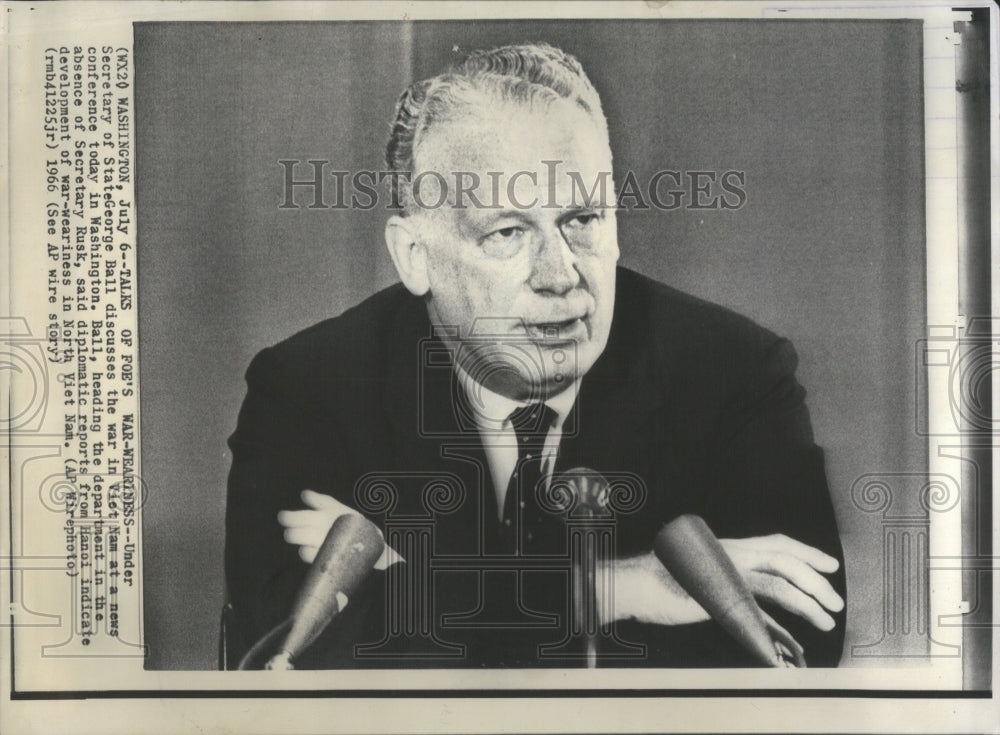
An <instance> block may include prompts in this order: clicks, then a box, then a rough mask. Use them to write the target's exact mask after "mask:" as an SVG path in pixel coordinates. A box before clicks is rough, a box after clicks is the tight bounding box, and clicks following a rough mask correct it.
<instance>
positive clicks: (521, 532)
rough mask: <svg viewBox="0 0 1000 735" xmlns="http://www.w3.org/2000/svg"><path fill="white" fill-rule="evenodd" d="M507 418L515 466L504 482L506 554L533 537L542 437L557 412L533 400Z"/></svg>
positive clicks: (502, 527) (503, 542) (502, 533)
mask: <svg viewBox="0 0 1000 735" xmlns="http://www.w3.org/2000/svg"><path fill="white" fill-rule="evenodd" d="M509 420H510V422H511V424H512V426H513V428H514V433H515V434H516V435H517V465H516V466H515V468H514V473H513V474H512V475H511V478H510V482H509V483H508V484H507V494H506V496H505V497H504V505H503V519H502V520H501V522H500V549H501V552H502V553H505V554H517V553H519V552H520V551H523V545H524V544H525V543H526V542H527V543H530V541H531V540H532V539H531V537H530V533H531V531H530V530H526V529H525V528H524V526H525V525H528V526H529V527H530V526H531V525H534V522H536V521H538V520H540V519H536V518H535V516H536V515H538V513H539V509H538V503H537V501H536V497H537V495H536V494H537V492H539V491H540V489H541V488H540V487H539V484H540V482H541V481H542V477H543V473H542V462H543V456H542V455H543V452H544V449H545V438H546V437H547V436H548V433H549V430H550V429H551V428H552V426H553V424H554V423H555V420H556V412H555V411H554V410H552V409H551V408H549V407H548V406H546V405H545V404H544V403H534V404H530V405H528V406H524V407H522V408H518V409H517V410H516V411H514V412H513V413H512V414H511V415H510V417H509Z"/></svg>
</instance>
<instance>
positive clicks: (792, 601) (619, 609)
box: [598, 534, 844, 631]
mask: <svg viewBox="0 0 1000 735" xmlns="http://www.w3.org/2000/svg"><path fill="white" fill-rule="evenodd" d="M720 543H721V544H722V547H723V549H725V551H726V553H727V554H728V555H729V558H730V559H732V561H733V564H734V565H735V566H736V569H737V570H738V571H739V572H740V574H741V575H742V576H743V579H744V580H746V582H747V585H748V586H749V588H750V590H751V592H753V594H754V596H755V597H757V598H759V599H762V600H766V601H768V602H772V603H774V604H776V605H779V606H781V607H783V608H785V609H786V610H788V611H789V612H792V613H795V614H796V615H799V616H800V617H802V618H804V619H805V620H807V621H808V622H809V623H811V624H812V625H814V626H815V627H817V628H819V629H820V630H823V631H828V630H832V629H833V627H834V620H833V618H832V617H831V616H830V614H829V613H828V612H827V611H828V610H829V611H831V612H839V611H840V610H842V609H843V607H844V601H843V599H842V598H841V597H840V595H838V594H837V593H836V591H835V590H834V589H833V587H832V586H831V585H830V583H829V582H828V581H827V580H826V578H825V577H824V576H823V574H830V573H832V572H835V571H837V568H838V567H839V563H838V561H837V560H836V559H834V558H833V557H832V556H830V555H828V554H825V553H824V552H822V551H820V550H819V549H815V548H813V547H811V546H807V545H806V544H803V543H801V542H799V541H796V540H795V539H792V538H789V537H788V536H785V535H782V534H775V535H772V536H755V537H752V538H745V539H721V540H720ZM612 569H613V573H614V587H613V589H614V600H613V602H612V604H611V605H608V604H607V603H606V602H605V601H603V600H601V599H600V598H599V599H598V605H599V609H600V610H601V613H602V617H605V618H606V617H607V616H608V615H610V616H611V618H612V619H613V620H637V621H639V622H642V623H655V624H659V625H681V624H685V623H698V622H702V621H705V620H708V619H709V615H708V613H707V612H705V610H704V608H702V607H701V605H699V604H698V603H697V602H695V601H694V600H693V599H692V598H691V597H690V595H688V594H687V592H685V591H684V589H683V588H682V587H681V586H680V584H678V582H677V580H675V579H674V578H673V576H671V574H670V573H669V572H668V571H667V570H666V568H665V567H664V566H663V565H662V564H661V563H660V562H659V560H658V559H657V558H656V557H655V556H654V555H653V553H652V552H650V553H648V554H644V555H642V556H638V557H634V558H631V559H620V560H618V561H616V562H614V563H613V564H612ZM598 594H599V595H600V590H598Z"/></svg>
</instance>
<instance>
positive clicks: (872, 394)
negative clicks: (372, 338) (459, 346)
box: [135, 20, 927, 669]
mask: <svg viewBox="0 0 1000 735" xmlns="http://www.w3.org/2000/svg"><path fill="white" fill-rule="evenodd" d="M921 32H922V31H921V25H920V23H919V22H910V21H843V22H841V21H819V22H812V21H790V20H789V21H781V20H779V21H714V20H713V21H669V22H660V21H611V22H607V21H602V22H597V21H594V22H567V21H545V22H539V21H531V22H476V23H470V22H448V23H438V22H418V23H404V22H384V23H382V22H379V23H375V22H373V23H358V22H352V23H343V24H338V23H309V24H306V23H271V24H234V23H225V24H215V23H156V24H138V25H136V27H135V55H136V70H137V74H136V84H137V86H136V107H137V121H136V128H137V136H138V156H137V162H136V166H137V195H138V211H139V220H138V226H139V241H138V252H139V302H140V304H141V307H140V328H139V338H140V362H141V372H140V379H141V386H142V403H141V412H142V413H141V431H142V476H143V480H144V481H145V482H146V483H147V486H148V488H149V498H148V501H147V503H146V505H145V507H144V508H143V533H144V556H143V563H144V585H145V587H144V589H145V607H144V619H145V629H146V637H147V640H146V642H147V643H148V644H149V648H150V657H149V660H148V664H147V665H148V666H149V667H150V668H156V669H161V668H163V669H192V668H213V667H214V666H215V647H216V642H217V625H218V616H219V611H220V608H221V606H222V604H223V599H224V586H225V585H224V578H223V567H222V549H223V542H224V537H223V515H224V511H225V481H226V474H227V472H228V468H229V463H230V456H229V452H228V448H227V446H226V439H227V437H228V436H229V434H230V433H231V432H232V431H233V429H234V428H235V421H236V415H237V411H238V410H239V406H240V402H241V400H242V398H243V395H244V391H245V385H244V383H243V373H244V371H245V369H246V367H247V365H248V363H249V362H250V359H251V358H252V357H253V355H254V354H255V353H256V352H258V351H259V350H260V349H262V348H264V347H266V346H268V345H271V344H273V343H275V342H277V341H280V340H281V339H283V338H285V337H287V336H289V335H290V334H292V333H294V332H296V331H298V330H300V329H302V328H304V327H306V326H308V325H310V324H313V323H314V322H316V321H319V320H321V319H323V318H326V317H328V316H332V315H336V314H338V313H340V312H341V311H343V310H344V309H345V308H347V307H349V306H351V305H353V304H355V303H357V302H358V301H360V300H361V299H363V298H364V297H366V296H368V295H369V294H371V293H372V292H374V291H375V290H377V289H379V288H381V287H383V286H386V285H388V284H390V283H392V282H393V281H395V280H396V279H395V273H394V271H393V269H392V265H391V263H390V261H389V258H388V255H387V254H386V252H385V248H384V245H383V241H382V227H383V222H384V217H385V212H384V211H383V210H381V209H376V210H373V211H368V212H365V211H358V210H349V209H348V210H314V209H307V208H305V207H304V206H303V208H302V209H297V210H284V209H279V204H280V203H281V202H282V199H283V192H282V188H283V170H282V168H281V166H280V165H279V164H278V161H279V160H280V159H299V160H303V161H305V160H307V159H309V158H317V159H324V160H329V161H331V168H337V169H346V170H351V171H355V170H359V169H376V170H377V169H379V168H380V167H381V154H382V150H383V146H384V144H385V139H386V136H387V134H388V129H389V120H390V117H391V114H392V110H393V105H394V102H395V99H396V97H397V95H398V94H399V92H400V91H401V90H402V89H403V88H404V87H405V86H406V85H408V84H409V83H410V82H411V81H412V80H414V79H419V78H423V77H426V76H430V75H432V74H435V73H437V72H438V71H439V70H440V69H441V68H442V67H443V66H445V65H446V64H447V63H448V62H450V61H452V60H455V59H457V58H459V57H460V56H461V54H462V53H464V52H466V51H469V50H472V49H475V48H481V47H489V46H493V45H496V44H499V43H507V42H522V41H548V42H549V43H552V44H555V45H557V46H561V47H562V48H564V49H565V50H567V51H569V52H571V53H573V54H574V55H576V56H577V57H578V58H579V59H580V61H581V62H582V63H583V65H584V68H585V69H586V70H587V72H588V74H589V75H590V77H591V79H592V80H593V82H594V84H595V86H596V87H597V89H598V91H599V92H600V93H601V96H602V99H603V102H604V109H605V113H606V114H607V117H608V119H609V124H610V129H611V141H612V148H613V151H614V156H615V173H616V178H617V179H618V180H621V177H622V176H623V175H624V172H625V171H627V170H632V171H634V172H635V173H636V176H637V178H638V180H639V181H641V182H645V181H647V180H648V179H649V177H650V176H651V175H652V174H653V173H654V172H655V171H657V170H660V169H672V170H679V171H690V170H715V171H726V170H732V169H735V170H741V171H745V172H746V187H745V188H746V192H747V195H748V200H747V204H746V206H745V207H743V208H742V209H739V210H737V211H727V210H711V209H710V210H690V209H688V210H685V209H678V210H675V211H657V210H643V211H632V212H623V213H621V214H620V215H619V242H620V244H621V249H622V263H623V264H625V265H627V266H630V267H632V268H634V269H636V270H639V271H641V272H644V273H646V274H648V275H650V276H653V277H655V278H658V279H660V280H662V281H665V282H667V283H669V284H671V285H674V286H676V287H678V288H680V289H682V290H686V291H689V292H691V293H694V294H696V295H699V296H702V297H704V298H707V299H710V300H712V301H716V302H718V303H722V304H724V305H727V306H729V307H732V308H733V309H736V310H737V311H740V312H743V313H745V314H748V315H750V316H751V317H753V318H754V319H756V320H757V321H759V322H760V323H762V324H764V325H765V326H767V327H769V328H770V329H772V330H774V331H776V332H778V333H781V334H783V335H786V336H788V337H789V338H791V339H792V341H793V342H794V344H795V346H796V348H797V350H798V352H799V355H800V358H801V365H800V369H799V378H800V381H801V382H802V383H803V385H805V386H806V388H807V390H808V391H809V398H808V402H809V405H810V408H811V411H812V416H813V424H814V428H815V431H816V437H817V443H819V444H820V445H821V446H823V447H824V448H825V449H826V456H827V472H828V477H829V480H830V488H831V492H832V494H833V499H834V504H835V507H836V510H837V518H838V522H839V524H840V529H841V533H842V537H843V540H844V546H845V553H846V563H847V581H848V631H847V644H846V646H845V654H844V660H843V663H844V665H861V664H864V663H866V662H871V663H878V664H881V665H886V664H887V663H890V661H889V660H887V659H884V658H882V659H877V660H872V659H864V658H856V657H853V656H852V655H851V647H852V645H865V644H869V643H874V642H876V641H878V640H879V639H880V638H881V637H882V635H883V628H884V625H885V619H884V617H883V599H882V591H883V553H882V543H883V532H882V519H881V516H880V515H878V514H876V513H870V512H863V511H862V510H861V509H860V508H859V507H857V506H856V505H855V504H854V502H852V499H851V493H850V490H851V487H852V484H853V483H854V481H855V480H856V479H857V478H858V477H860V476H862V475H865V474H868V473H923V472H926V466H927V457H926V446H925V441H924V440H923V439H922V438H921V437H919V436H917V435H916V433H915V430H914V426H915V416H914V413H915V408H914V407H915V405H916V403H917V401H918V400H919V399H920V397H919V396H917V395H916V391H915V387H914V345H915V343H916V341H917V340H918V339H920V338H921V337H922V336H923V334H924V323H925V275H924V262H925V259H924V258H925V249H924V248H925V244H924V229H923V226H924V216H923V212H924V192H923V109H922V89H923V87H922V79H921V70H922V59H921V54H922V51H921ZM455 47H458V49H459V52H458V53H456V52H455V51H454V48H455ZM309 173H310V169H308V168H306V167H300V168H299V169H298V172H297V175H298V176H299V178H305V177H306V175H307V174H309ZM665 183H669V182H665ZM331 198H332V195H331ZM297 199H298V201H299V202H300V203H301V204H303V205H305V204H308V203H309V202H310V201H311V198H310V197H309V195H308V193H307V192H301V191H300V192H299V193H298V195H297ZM893 510H894V511H895V512H897V513H901V514H903V515H907V514H910V515H914V514H915V515H917V516H919V515H920V508H919V505H918V502H917V497H916V493H908V494H903V495H902V496H897V497H896V498H895V499H894V508H893ZM886 652H891V651H886Z"/></svg>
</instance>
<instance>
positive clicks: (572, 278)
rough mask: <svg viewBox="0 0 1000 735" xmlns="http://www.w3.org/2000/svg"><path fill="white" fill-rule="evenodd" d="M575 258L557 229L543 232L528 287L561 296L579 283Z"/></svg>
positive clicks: (553, 228) (552, 228)
mask: <svg viewBox="0 0 1000 735" xmlns="http://www.w3.org/2000/svg"><path fill="white" fill-rule="evenodd" d="M576 263H577V258H576V255H575V254H574V253H573V250H572V249H571V248H570V247H569V243H567V242H566V238H565V237H563V234H562V231H561V230H560V229H559V228H558V227H555V226H553V227H551V228H547V229H546V230H545V231H544V232H543V237H542V241H541V244H540V246H539V248H538V252H537V253H536V254H535V259H534V263H533V264H532V270H531V279H530V280H529V282H528V283H529V285H530V286H531V288H532V289H534V290H535V291H550V292H552V293H555V294H563V293H566V292H567V291H570V290H572V289H574V288H576V286H577V285H578V284H579V283H580V272H579V271H578V270H577V268H576Z"/></svg>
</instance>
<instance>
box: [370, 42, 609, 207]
mask: <svg viewBox="0 0 1000 735" xmlns="http://www.w3.org/2000/svg"><path fill="white" fill-rule="evenodd" d="M484 93H486V94H489V95H493V96H495V98H496V100H497V101H498V102H519V103H523V104H525V105H535V104H551V103H552V102H553V101H555V100H559V99H565V100H570V101H572V102H575V103H576V104H577V105H578V106H579V107H580V108H581V109H583V110H584V111H585V112H587V113H588V114H589V115H590V116H591V117H592V118H593V119H594V122H595V123H596V124H597V126H598V128H599V129H600V130H601V131H602V132H603V133H604V134H605V135H607V131H608V123H607V119H606V118H605V117H604V111H603V109H602V108H601V98H600V96H599V95H598V94H597V90H596V89H594V85H593V84H592V83H591V81H590V79H589V78H588V77H587V74H586V72H584V70H583V67H582V66H581V65H580V62H579V61H577V59H576V57H574V56H572V55H571V54H567V53H566V52H565V51H562V50H561V49H558V48H556V47H555V46H550V45H549V44H547V43H529V44H520V45H512V46H500V47H498V48H494V49H490V50H487V51H475V52H473V53H472V54H470V55H469V56H468V57H467V58H466V59H465V60H464V61H463V62H461V63H460V64H458V65H456V66H453V67H452V68H451V69H449V70H448V71H446V72H444V73H443V74H439V75H438V76H436V77H431V78H429V79H424V80H422V81H419V82H415V83H414V84H412V85H410V87H409V88H407V89H406V90H404V92H403V93H402V94H401V95H400V97H399V101H398V102H397V103H396V112H395V115H394V118H393V124H392V132H391V133H390V135H389V142H388V144H387V145H386V149H385V162H386V165H387V166H388V168H389V170H390V171H395V172H399V173H400V174H404V173H405V174H407V175H408V176H409V177H410V179H412V176H413V173H414V161H413V158H414V152H415V151H416V149H417V147H418V146H419V145H420V142H421V141H422V140H423V138H424V136H426V134H427V132H428V131H429V130H430V129H431V128H432V127H433V126H434V125H435V124H438V123H441V122H444V121H445V120H448V119H453V118H454V117H456V116H457V115H458V114H459V113H460V112H462V111H466V110H468V109H469V108H471V107H474V106H476V105H481V104H482V95H483V94H484ZM400 178H402V177H400V176H397V177H392V178H391V179H390V181H391V185H392V188H393V192H392V194H393V201H394V202H400V203H402V204H403V205H404V206H405V205H406V204H407V203H408V199H409V196H410V193H409V186H407V184H406V183H405V181H400Z"/></svg>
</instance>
